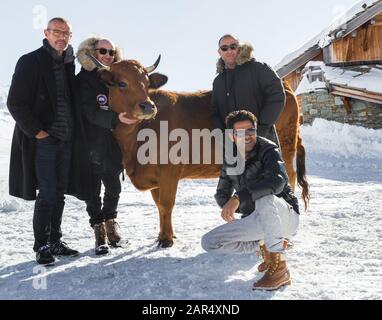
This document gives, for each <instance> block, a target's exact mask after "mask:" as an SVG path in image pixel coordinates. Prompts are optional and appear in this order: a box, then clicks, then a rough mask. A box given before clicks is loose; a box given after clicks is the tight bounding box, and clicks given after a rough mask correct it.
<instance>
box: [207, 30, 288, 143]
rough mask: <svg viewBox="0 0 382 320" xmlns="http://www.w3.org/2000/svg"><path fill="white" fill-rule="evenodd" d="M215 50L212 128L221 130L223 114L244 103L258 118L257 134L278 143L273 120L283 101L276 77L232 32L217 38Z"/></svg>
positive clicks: (275, 118)
mask: <svg viewBox="0 0 382 320" xmlns="http://www.w3.org/2000/svg"><path fill="white" fill-rule="evenodd" d="M218 52H219V55H220V59H219V61H218V64H217V73H218V75H217V77H216V78H215V80H214V83H213V97H212V119H213V122H214V126H215V128H220V129H222V130H224V127H225V126H224V120H225V118H226V117H227V115H228V114H229V113H230V112H232V111H235V110H238V107H239V106H246V108H247V110H249V111H251V112H252V113H253V114H254V115H255V116H256V117H257V118H258V120H259V125H258V134H259V135H260V136H262V137H265V138H267V139H269V140H271V141H273V142H275V143H276V144H277V145H279V141H278V137H277V133H276V129H275V123H276V121H277V119H278V118H279V116H280V114H281V112H282V110H283V108H284V104H285V92H284V88H283V85H282V82H281V80H280V78H279V77H278V76H277V74H276V73H275V72H274V71H273V69H272V68H271V67H269V66H268V65H267V64H265V63H260V62H257V61H256V60H255V59H254V57H253V48H252V46H251V45H249V44H241V45H240V44H239V40H238V39H237V38H236V37H235V36H233V35H230V34H227V35H224V36H223V37H221V38H220V40H219V50H218Z"/></svg>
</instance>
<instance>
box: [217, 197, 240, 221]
mask: <svg viewBox="0 0 382 320" xmlns="http://www.w3.org/2000/svg"><path fill="white" fill-rule="evenodd" d="M239 206H240V201H239V199H238V198H236V197H232V198H231V199H230V200H229V201H228V202H227V203H226V204H225V206H224V207H223V211H222V213H221V216H222V218H223V219H224V221H226V222H232V221H235V220H236V219H235V217H234V213H235V212H236V210H237V209H238V208H239Z"/></svg>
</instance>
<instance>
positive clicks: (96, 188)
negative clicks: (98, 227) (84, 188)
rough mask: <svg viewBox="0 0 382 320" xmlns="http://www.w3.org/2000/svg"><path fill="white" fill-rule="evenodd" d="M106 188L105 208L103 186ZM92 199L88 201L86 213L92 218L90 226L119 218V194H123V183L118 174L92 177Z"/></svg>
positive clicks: (96, 174) (94, 174)
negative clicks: (102, 193) (102, 194)
mask: <svg viewBox="0 0 382 320" xmlns="http://www.w3.org/2000/svg"><path fill="white" fill-rule="evenodd" d="M102 183H103V185H104V187H105V193H104V196H103V206H102V202H101V197H100V194H101V184H102ZM92 187H93V190H92V198H91V199H90V200H88V201H86V211H87V212H88V214H89V217H90V220H89V222H90V225H91V226H92V227H93V226H94V225H95V224H98V223H102V222H103V221H105V220H108V219H115V218H116V217H117V206H118V201H119V194H120V193H121V181H120V180H119V174H118V173H95V172H94V171H93V176H92Z"/></svg>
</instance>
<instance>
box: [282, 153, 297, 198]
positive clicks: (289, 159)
mask: <svg viewBox="0 0 382 320" xmlns="http://www.w3.org/2000/svg"><path fill="white" fill-rule="evenodd" d="M283 158H284V162H285V169H286V171H287V173H288V178H289V183H290V185H291V187H292V189H293V191H294V190H295V188H296V182H297V176H296V171H295V170H294V168H293V159H294V152H293V153H292V152H290V154H288V155H287V156H286V157H284V156H283Z"/></svg>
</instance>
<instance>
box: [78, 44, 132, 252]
mask: <svg viewBox="0 0 382 320" xmlns="http://www.w3.org/2000/svg"><path fill="white" fill-rule="evenodd" d="M89 56H93V57H94V58H96V59H97V60H98V61H99V62H101V63H102V64H103V65H104V66H106V67H109V66H111V65H112V64H113V63H114V62H118V61H120V60H122V55H121V50H120V49H119V48H117V47H116V46H115V45H114V44H113V43H112V42H111V41H110V40H107V39H103V38H100V37H92V38H89V39H86V40H85V41H83V42H82V43H81V44H80V46H79V49H78V52H77V59H78V62H79V63H80V64H81V66H82V69H81V71H80V73H79V74H78V75H77V81H78V87H79V90H80V107H81V109H82V111H83V113H84V115H85V131H86V134H87V137H88V142H89V151H90V152H89V155H90V161H91V164H92V165H91V171H92V179H91V185H92V196H91V198H90V199H89V200H87V201H86V210H87V212H88V214H89V216H90V221H89V222H90V226H91V227H92V228H93V230H94V235H95V254H96V255H103V254H107V253H108V252H109V246H108V244H110V245H111V246H112V247H119V246H121V244H122V243H123V242H125V243H126V241H122V236H121V234H120V230H119V225H118V223H117V221H116V218H117V206H118V201H119V195H120V193H121V182H120V180H119V176H120V173H121V172H122V170H123V167H122V153H121V150H120V148H119V146H118V143H117V141H116V140H115V138H114V136H113V133H112V130H113V129H115V128H116V126H117V125H118V124H119V123H124V124H132V123H134V122H135V121H133V120H130V119H127V118H126V117H125V113H121V114H117V113H116V112H114V111H113V110H112V109H111V107H110V105H109V89H108V88H107V87H106V85H105V83H104V82H103V81H102V80H101V79H100V77H99V75H98V72H97V71H98V68H97V66H96V65H95V63H94V61H93V60H92V59H91V58H90V57H89ZM102 184H103V185H104V187H105V192H104V197H103V201H102V202H101V197H100V193H101V185H102Z"/></svg>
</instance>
